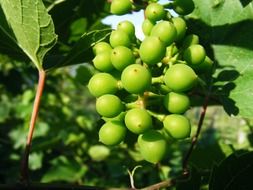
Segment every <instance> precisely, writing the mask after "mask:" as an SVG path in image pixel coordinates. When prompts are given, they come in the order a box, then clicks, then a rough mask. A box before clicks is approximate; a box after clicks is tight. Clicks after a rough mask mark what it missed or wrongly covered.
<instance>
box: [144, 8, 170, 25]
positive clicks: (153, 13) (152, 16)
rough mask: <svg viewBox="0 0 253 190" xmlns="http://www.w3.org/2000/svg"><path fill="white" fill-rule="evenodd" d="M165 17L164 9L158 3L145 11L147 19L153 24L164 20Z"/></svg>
mask: <svg viewBox="0 0 253 190" xmlns="http://www.w3.org/2000/svg"><path fill="white" fill-rule="evenodd" d="M165 15H166V12H165V10H164V7H163V6H162V5H160V4H158V3H150V4H149V5H148V6H147V7H146V9H145V17H146V18H147V19H149V20H151V21H153V22H156V21H159V20H161V19H163V18H164V16H165Z"/></svg>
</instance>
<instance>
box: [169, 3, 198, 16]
mask: <svg viewBox="0 0 253 190" xmlns="http://www.w3.org/2000/svg"><path fill="white" fill-rule="evenodd" d="M173 9H174V11H175V12H176V13H178V14H179V15H188V14H190V13H191V12H192V11H193V10H194V3H193V1H192V0H174V1H173Z"/></svg>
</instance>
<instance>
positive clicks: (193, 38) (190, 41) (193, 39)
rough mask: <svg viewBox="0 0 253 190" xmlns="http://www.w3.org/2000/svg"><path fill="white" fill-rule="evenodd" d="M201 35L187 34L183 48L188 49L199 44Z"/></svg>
mask: <svg viewBox="0 0 253 190" xmlns="http://www.w3.org/2000/svg"><path fill="white" fill-rule="evenodd" d="M198 43H199V37H198V36H197V35H196V34H188V35H187V36H185V38H184V40H183V44H182V49H186V48H188V47H189V46H191V45H194V44H198Z"/></svg>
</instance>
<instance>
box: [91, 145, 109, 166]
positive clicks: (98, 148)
mask: <svg viewBox="0 0 253 190" xmlns="http://www.w3.org/2000/svg"><path fill="white" fill-rule="evenodd" d="M88 154H89V156H90V157H91V158H92V160H94V161H96V162H100V161H103V160H105V159H106V158H107V157H108V156H109V155H110V149H109V148H108V147H106V146H104V145H94V146H91V147H90V148H89V150H88Z"/></svg>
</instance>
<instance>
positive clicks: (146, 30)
mask: <svg viewBox="0 0 253 190" xmlns="http://www.w3.org/2000/svg"><path fill="white" fill-rule="evenodd" d="M154 25H155V23H153V22H152V21H151V20H149V19H145V20H144V21H143V22H142V25H141V28H142V32H143V34H144V35H145V36H149V35H150V33H151V30H152V28H153V27H154Z"/></svg>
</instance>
